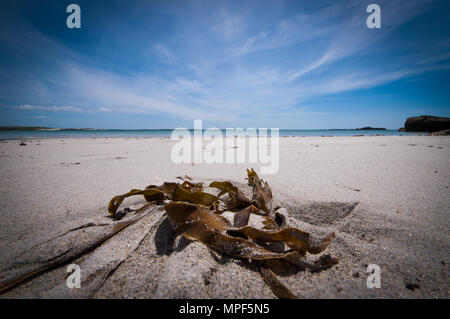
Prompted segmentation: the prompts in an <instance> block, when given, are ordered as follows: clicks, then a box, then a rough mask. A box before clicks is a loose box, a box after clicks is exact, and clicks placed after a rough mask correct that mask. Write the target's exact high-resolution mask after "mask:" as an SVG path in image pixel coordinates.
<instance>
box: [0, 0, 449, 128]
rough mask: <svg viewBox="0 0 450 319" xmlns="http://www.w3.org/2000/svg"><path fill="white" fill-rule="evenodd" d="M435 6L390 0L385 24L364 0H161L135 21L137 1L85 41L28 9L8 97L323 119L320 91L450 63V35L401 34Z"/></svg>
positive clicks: (23, 101)
mask: <svg viewBox="0 0 450 319" xmlns="http://www.w3.org/2000/svg"><path fill="white" fill-rule="evenodd" d="M432 3H434V2H433V1H432V0H430V1H426V0H424V1H395V2H393V1H384V0H380V1H379V4H380V6H381V8H382V28H381V29H379V30H369V29H368V28H367V27H366V26H365V20H366V17H367V13H366V12H365V6H364V4H362V2H361V1H343V2H340V3H338V4H333V5H330V6H323V5H320V6H319V5H317V6H314V5H311V4H310V2H307V1H305V2H298V3H295V5H293V4H292V3H290V2H280V3H278V2H277V4H273V3H260V2H259V1H258V2H251V3H250V2H249V3H246V4H242V5H234V4H231V3H228V2H223V3H222V2H220V5H218V6H212V5H207V4H205V5H204V6H203V5H202V6H200V5H193V4H191V3H189V4H188V2H186V3H183V5H182V8H181V9H180V8H177V9H174V8H173V7H172V6H170V5H167V6H166V5H163V4H161V8H157V9H159V10H162V12H163V13H164V14H162V15H161V16H163V17H164V20H161V21H157V22H153V21H151V20H148V21H147V20H139V22H135V21H134V20H133V19H134V17H135V16H136V13H135V12H134V11H133V10H132V9H129V10H130V11H129V12H128V11H125V12H123V13H124V17H123V20H122V19H121V20H120V21H116V22H115V23H116V24H117V25H115V30H123V32H122V33H121V34H120V37H118V36H117V35H114V34H113V33H112V32H110V33H108V32H107V31H108V30H109V29H106V31H105V26H103V25H102V26H99V27H98V29H94V28H92V29H89V32H90V33H89V34H90V37H91V38H89V37H87V38H86V39H85V41H86V43H83V44H82V45H80V44H79V43H76V42H75V44H74V45H72V42H71V41H69V40H67V39H63V40H64V41H63V40H61V39H59V38H58V37H57V36H55V35H50V34H47V33H45V32H44V31H42V28H41V29H39V28H38V27H36V26H34V25H33V24H31V23H30V22H29V21H27V20H26V19H25V18H20V19H18V20H17V21H15V22H16V23H15V24H11V23H6V22H5V21H3V22H0V25H1V26H2V27H3V28H2V29H1V30H2V31H1V32H0V44H2V47H5V48H6V49H5V52H6V53H5V54H6V55H7V58H5V59H6V61H7V62H8V63H5V64H4V65H2V66H0V71H1V72H0V104H1V105H3V106H6V105H17V106H16V107H14V108H13V109H14V110H15V111H18V112H19V111H36V112H59V113H69V112H77V113H86V114H92V115H93V116H95V115H96V114H97V113H102V114H104V115H105V116H106V115H107V114H111V113H121V114H142V115H146V116H158V115H164V116H167V117H168V118H170V119H183V120H189V121H190V120H192V119H203V120H209V121H211V122H212V123H217V124H216V125H217V126H224V125H226V124H227V123H238V122H245V121H247V122H257V121H266V120H267V119H268V118H271V117H272V118H280V119H281V118H285V119H286V120H287V119H289V118H292V117H296V116H303V117H305V116H317V117H320V116H325V115H327V114H329V112H328V111H324V110H321V109H320V108H319V109H317V106H316V105H317V103H314V102H317V101H318V100H320V99H321V98H325V97H328V96H330V95H333V94H334V95H336V94H340V93H343V92H352V91H356V90H360V89H368V88H373V87H377V86H380V85H382V84H386V83H391V82H393V81H398V80H400V79H405V78H408V77H413V76H417V75H421V74H427V73H429V72H432V71H437V70H441V71H442V70H448V60H449V59H450V56H449V52H450V41H449V39H448V37H442V36H441V37H440V38H439V39H438V40H439V42H438V43H437V44H434V42H433V43H432V42H426V43H427V44H429V45H418V44H417V41H414V40H418V38H417V37H416V38H414V35H413V34H411V35H409V36H410V37H412V38H411V39H412V40H409V39H407V40H403V38H402V37H399V36H396V35H395V34H396V32H397V31H398V30H399V29H401V27H402V26H405V25H406V24H407V23H409V22H411V21H414V19H416V18H417V17H420V16H421V15H423V14H424V13H426V12H428V11H429V10H430V8H431V6H430V4H432ZM146 5H148V6H153V4H146ZM146 5H144V4H143V6H144V7H145V6H146ZM141 9H143V8H141ZM151 9H152V10H156V9H155V8H154V7H152V8H151ZM188 9H189V10H188ZM263 9H264V10H263ZM150 11H151V10H149V12H150ZM155 16H157V15H156V14H155ZM127 18H128V20H127ZM161 19H162V18H161ZM91 23H93V22H91ZM87 25H89V24H87ZM156 25H157V26H158V27H157V28H155V26H156ZM5 30H6V31H5ZM149 30H151V31H149ZM72 36H73V34H72V33H70V34H69V35H67V38H68V39H72V38H71V37H72ZM124 38H126V40H127V41H125V42H124V40H123V39H124ZM92 39H95V41H92ZM99 39H101V44H99V43H97V41H98V40H99ZM419 40H420V41H427V39H424V37H421V38H420V39H419ZM397 42H399V43H397ZM141 48H142V51H141V50H140V49H141ZM305 105H315V106H313V107H311V106H308V107H306V106H305ZM166 126H171V125H170V124H167V125H166Z"/></svg>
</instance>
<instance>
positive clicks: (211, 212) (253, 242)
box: [108, 169, 337, 298]
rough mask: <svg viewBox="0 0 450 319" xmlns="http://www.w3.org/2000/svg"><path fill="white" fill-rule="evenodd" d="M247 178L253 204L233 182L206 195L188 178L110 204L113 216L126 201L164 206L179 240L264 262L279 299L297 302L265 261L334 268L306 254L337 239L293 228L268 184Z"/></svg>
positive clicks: (252, 174)
mask: <svg viewBox="0 0 450 319" xmlns="http://www.w3.org/2000/svg"><path fill="white" fill-rule="evenodd" d="M247 175H248V183H249V185H250V186H252V187H253V196H252V199H249V198H248V197H247V196H246V195H245V194H244V193H243V192H242V191H241V190H240V189H239V188H238V187H236V186H234V185H233V184H232V183H231V182H228V181H222V182H218V181H214V182H212V183H210V184H209V187H213V188H216V189H218V190H219V191H220V192H219V194H218V195H217V196H215V195H213V194H210V193H207V192H204V191H203V184H202V183H193V182H191V180H192V179H190V178H187V177H188V176H187V175H185V177H186V178H181V177H179V179H181V180H183V182H182V183H181V184H179V183H164V184H163V185H161V186H155V185H150V186H148V187H147V188H146V189H145V190H138V189H133V190H131V191H130V192H128V193H126V194H124V195H118V196H115V197H113V198H112V199H111V201H110V203H109V206H108V211H109V213H110V214H112V215H115V214H116V212H117V209H118V207H119V206H120V204H121V203H122V201H123V200H124V199H125V198H127V197H129V196H133V195H143V196H144V198H145V199H146V200H147V201H148V202H153V201H154V202H155V203H156V204H157V205H164V209H165V211H166V213H167V218H168V220H169V222H170V224H171V226H172V228H173V229H174V231H175V232H176V234H177V235H178V236H183V237H186V238H188V239H192V240H198V241H200V242H202V243H203V244H205V245H206V246H208V247H210V248H212V249H215V250H217V251H219V252H221V253H224V254H227V255H230V256H234V257H238V258H243V259H251V260H255V261H259V263H258V265H259V268H260V272H261V274H262V276H263V278H264V280H265V282H266V283H267V284H268V285H269V286H270V288H271V289H272V291H273V293H274V294H275V295H276V296H278V297H279V298H296V296H295V295H294V294H293V293H292V292H291V291H290V290H289V289H288V288H287V287H286V286H284V284H282V283H281V282H280V281H279V280H278V278H277V277H276V275H275V274H274V273H273V272H272V271H271V270H270V267H269V266H270V263H267V262H266V261H270V260H273V259H277V260H285V261H287V262H289V263H291V264H293V265H295V266H297V267H299V268H302V269H309V270H311V271H320V270H323V269H326V268H329V267H331V266H333V265H335V264H336V263H337V259H335V258H332V257H330V256H329V255H324V256H321V257H320V258H319V259H317V260H316V261H314V262H313V261H309V260H307V259H304V258H303V257H304V256H305V255H306V253H310V254H319V253H321V252H323V251H324V250H325V249H326V248H327V247H328V245H329V244H330V243H331V241H332V240H333V239H334V238H335V235H334V233H331V234H329V235H328V236H326V237H325V238H323V239H318V238H316V237H315V236H312V235H311V234H310V233H308V232H305V231H302V230H300V229H297V228H294V227H289V226H288V225H287V219H286V216H287V211H286V209H284V208H281V207H276V208H274V205H273V196H272V190H271V188H270V186H269V184H268V183H267V182H265V181H264V180H262V179H260V178H259V176H258V174H257V173H256V171H255V170H253V169H252V170H251V171H250V170H248V169H247ZM224 195H226V196H224ZM225 210H226V211H228V212H231V213H234V217H233V221H232V223H233V225H232V224H231V221H230V220H229V219H227V218H225V217H223V216H222V215H220V214H222V213H223V212H224V211H225ZM252 214H255V215H260V216H259V217H256V216H255V217H254V218H259V219H260V220H261V219H262V225H264V226H263V227H262V229H260V228H257V227H254V226H250V225H249V221H250V219H251V218H252V217H251V216H252ZM224 216H225V215H224ZM227 216H230V215H229V214H228V215H227ZM252 225H254V223H253V222H252ZM273 243H278V244H273ZM280 245H281V246H280ZM275 246H277V247H278V248H274V247H275ZM275 250H276V251H275Z"/></svg>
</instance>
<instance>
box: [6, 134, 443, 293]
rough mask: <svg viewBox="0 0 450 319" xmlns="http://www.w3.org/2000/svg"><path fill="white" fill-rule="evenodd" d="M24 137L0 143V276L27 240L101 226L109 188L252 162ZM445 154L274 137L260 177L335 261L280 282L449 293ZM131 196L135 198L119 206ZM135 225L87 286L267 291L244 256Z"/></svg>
mask: <svg viewBox="0 0 450 319" xmlns="http://www.w3.org/2000/svg"><path fill="white" fill-rule="evenodd" d="M26 144H27V145H26V146H19V141H7V142H2V143H0V159H1V162H0V163H1V165H0V176H1V181H2V183H1V186H0V201H1V203H2V209H1V218H0V249H1V255H0V279H1V276H2V271H4V270H5V269H7V268H8V265H9V264H10V263H11V262H12V261H14V259H15V258H17V257H18V256H20V255H21V254H23V253H24V252H25V251H26V250H27V249H29V248H30V247H33V245H36V244H39V243H42V242H45V241H46V240H49V239H51V238H54V237H56V236H58V235H60V234H62V233H64V232H66V231H68V230H70V229H73V228H76V227H78V226H80V225H83V224H86V223H87V222H96V223H97V222H103V223H111V222H112V221H111V220H110V219H109V218H107V217H105V216H106V215H107V213H106V207H107V204H108V201H109V200H110V199H111V197H112V196H114V195H117V194H122V193H125V192H127V191H128V190H130V189H131V188H143V187H145V186H147V185H149V184H160V183H162V182H163V181H175V180H176V177H177V176H182V175H185V174H187V175H189V176H191V177H192V178H194V179H195V180H197V181H212V180H230V181H233V182H236V183H238V184H239V185H245V179H244V178H245V177H246V174H245V169H246V168H248V167H250V166H251V165H248V164H195V165H194V166H193V165H191V164H174V163H172V161H171V159H170V151H171V148H172V145H174V142H173V141H171V140H170V139H155V138H153V139H134V138H130V139H106V138H102V139H63V140H59V139H58V140H54V139H41V140H40V141H37V140H33V141H27V142H26ZM316 145H318V146H316ZM449 159H450V138H449V137H445V136H444V137H436V136H395V137H394V136H390V137H387V136H378V137H375V136H373V137H369V136H368V137H307V138H301V137H297V138H281V140H280V169H279V172H278V173H277V174H274V175H265V176H262V177H263V178H264V179H265V180H266V181H267V182H269V184H270V185H271V187H272V190H273V194H274V197H275V199H276V200H277V201H278V203H279V204H280V205H281V206H284V207H286V208H287V209H288V211H289V213H290V216H291V218H290V223H291V224H292V225H294V226H296V227H299V228H301V229H304V230H308V231H312V232H315V233H317V234H322V233H327V232H330V231H334V232H335V233H336V235H337V239H336V240H335V241H334V242H333V243H332V244H331V246H330V247H329V248H328V249H327V251H326V252H327V253H330V254H332V255H333V256H336V257H338V258H339V259H340V263H339V264H338V265H337V266H335V267H333V268H332V269H329V270H325V271H322V272H320V273H314V274H311V273H310V272H307V271H296V270H295V269H294V270H293V269H290V270H288V271H286V270H283V269H279V271H278V272H277V274H278V275H279V277H280V278H281V280H282V281H283V282H285V283H286V285H287V286H289V287H290V288H291V289H292V291H293V292H294V293H295V294H297V295H298V296H300V297H312V298H315V297H323V298H329V297H333V298H341V297H350V298H358V297H362V298H370V297H387V298H396V297H419V298H422V297H425V298H436V297H440V298H448V291H449V287H450V284H449V279H448V278H450V277H449V275H450V271H449V266H448V265H449V263H450V260H449V257H448V256H449V252H450V250H449V247H450V245H449V244H450V227H449V226H450V223H449V213H450V189H449V186H450V160H449ZM77 163H79V164H77ZM142 203H143V200H142V199H141V198H138V197H136V198H131V199H128V200H126V201H125V203H124V206H130V205H131V206H133V205H135V206H137V207H139V206H141V205H142ZM133 207H134V206H133ZM147 223H148V224H149V225H150V224H151V225H153V226H152V227H153V228H152V229H153V230H152V231H150V233H149V236H146V237H145V238H144V239H142V238H141V239H140V240H142V243H141V244H140V245H138V246H139V247H138V248H137V249H135V250H134V249H133V252H132V254H131V255H127V257H126V260H125V261H124V262H123V263H122V264H121V265H120V266H119V267H118V268H117V269H116V270H115V272H114V273H112V274H110V276H109V277H108V278H107V280H106V282H104V283H103V284H102V285H100V286H99V287H100V288H99V287H97V288H96V290H95V291H94V292H93V293H92V294H88V296H93V297H146V298H150V297H169V298H170V297H200V298H206V297H211V298H215V297H217V298H228V297H234V298H240V297H244V298H247V297H252V298H274V295H273V294H272V292H271V291H270V289H269V288H268V287H267V286H266V285H265V284H264V282H263V281H262V279H261V278H260V275H259V273H258V272H257V271H256V269H255V267H254V266H252V265H251V264H250V265H249V264H248V263H245V262H243V261H240V260H235V259H233V258H229V257H226V256H221V255H220V254H218V253H214V252H210V251H208V249H207V248H206V247H204V246H203V245H201V244H199V243H189V242H183V240H181V242H180V239H179V238H177V239H176V240H175V242H174V240H173V234H171V233H170V226H169V225H168V224H167V223H166V222H165V221H164V218H159V219H155V220H152V221H147ZM166 235H167V236H166ZM171 236H172V237H171ZM165 237H167V238H165ZM168 237H171V238H168ZM139 243H140V242H139ZM133 247H134V246H133ZM124 258H125V257H124ZM183 263H185V264H183ZM373 263H374V264H378V265H380V267H381V288H380V289H367V287H366V278H367V276H368V274H367V273H366V266H367V265H368V264H373ZM64 275H65V267H60V268H57V269H53V270H51V271H49V272H46V273H44V274H43V275H41V276H38V277H36V278H34V279H32V280H30V281H28V282H26V283H25V284H23V285H21V286H18V287H16V288H14V289H12V290H10V291H8V292H6V293H4V294H3V295H1V296H2V297H44V296H54V295H52V294H50V295H46V294H47V293H48V292H49V291H50V290H51V289H53V291H57V290H55V287H59V286H60V285H61V283H64ZM408 284H413V285H417V286H418V288H416V289H414V290H411V289H407V288H406V286H407V285H408ZM81 289H83V288H81ZM61 296H66V295H64V294H61ZM80 296H83V297H85V296H86V295H80Z"/></svg>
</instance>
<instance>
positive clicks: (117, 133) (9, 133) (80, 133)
mask: <svg viewBox="0 0 450 319" xmlns="http://www.w3.org/2000/svg"><path fill="white" fill-rule="evenodd" d="M203 131H205V130H203ZM220 131H221V132H222V134H223V136H226V131H225V129H221V130H220ZM172 132H173V129H158V130H153V129H143V130H118V129H105V130H73V129H70V130H63V129H61V130H4V131H0V139H4V140H8V139H13V140H27V139H47V138H50V139H52V138H54V139H61V138H114V137H116V138H150V137H153V138H164V137H171V136H172ZM189 132H190V133H191V134H192V136H193V130H192V129H190V130H189ZM216 133H218V132H216ZM377 134H378V135H381V136H401V135H403V136H405V135H419V134H421V133H415V132H399V131H397V130H346V129H323V130H279V136H280V137H286V136H297V137H309V136H317V137H320V136H354V135H369V136H370V135H377ZM422 134H423V133H422ZM248 135H251V134H248ZM267 135H268V136H270V135H271V131H270V129H269V130H267Z"/></svg>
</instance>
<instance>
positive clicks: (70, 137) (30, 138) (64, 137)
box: [0, 132, 445, 142]
mask: <svg viewBox="0 0 450 319" xmlns="http://www.w3.org/2000/svg"><path fill="white" fill-rule="evenodd" d="M411 136H417V137H423V136H434V137H445V136H438V135H432V134H429V133H416V132H411V133H410V134H398V135H387V134H370V135H366V134H358V135H328V136H306V135H304V136H295V135H281V136H279V138H325V137H328V138H330V137H334V138H345V137H411ZM246 137H249V136H246ZM256 137H257V138H260V137H261V136H256ZM268 137H270V136H268ZM224 138H230V137H226V136H224ZM74 139H75V140H76V139H80V140H98V139H118V140H121V139H122V140H130V139H155V140H161V139H169V140H171V139H172V138H171V137H170V136H128V137H123V136H120V137H119V136H99V137H87V136H86V137H84V136H82V137H80V136H59V137H54V136H42V137H28V138H18V137H13V138H5V137H0V142H1V141H38V140H74Z"/></svg>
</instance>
